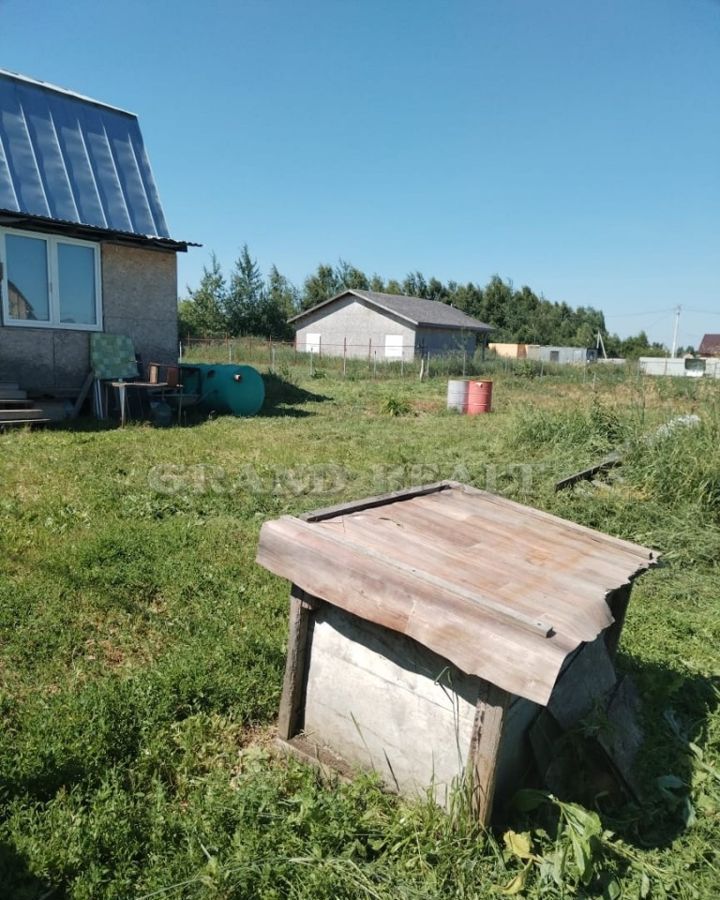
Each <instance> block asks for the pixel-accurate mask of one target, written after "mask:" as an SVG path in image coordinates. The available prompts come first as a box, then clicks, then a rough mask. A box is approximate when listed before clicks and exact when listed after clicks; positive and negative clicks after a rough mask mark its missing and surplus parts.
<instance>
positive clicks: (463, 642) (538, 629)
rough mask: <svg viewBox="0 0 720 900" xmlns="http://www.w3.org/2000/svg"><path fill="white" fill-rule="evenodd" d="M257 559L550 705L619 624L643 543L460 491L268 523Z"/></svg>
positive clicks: (447, 486)
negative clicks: (573, 668)
mask: <svg viewBox="0 0 720 900" xmlns="http://www.w3.org/2000/svg"><path fill="white" fill-rule="evenodd" d="M257 558H258V562H259V563H260V564H261V565H263V566H265V567H266V568H267V569H269V570H270V571H271V572H274V573H275V574H277V575H281V576H283V577H285V578H288V579H290V580H291V581H292V582H293V583H295V584H297V585H298V586H299V587H301V588H302V589H303V590H305V591H307V592H308V593H310V594H314V595H315V596H317V597H321V598H323V599H324V600H327V601H328V602H330V603H332V604H334V605H335V606H338V607H341V608H342V609H345V610H347V611H348V612H351V613H353V614H355V615H357V616H360V617H361V618H364V619H367V620H369V621H372V622H376V623H378V624H380V625H384V626H385V627H387V628H391V629H394V630H395V631H399V632H401V633H403V634H407V635H409V636H410V637H412V638H414V639H415V640H417V641H419V642H420V643H422V644H424V645H425V646H426V647H429V648H430V649H432V650H434V651H435V652H436V653H439V654H440V655H441V656H443V657H445V658H446V659H448V660H450V661H451V662H453V663H454V664H455V665H456V666H458V667H459V668H460V669H462V670H463V671H464V672H467V673H468V674H474V675H477V676H479V677H481V678H484V679H486V680H487V681H490V682H492V683H493V684H496V685H498V686H499V687H501V688H504V689H505V690H507V691H510V692H512V693H513V694H517V695H518V696H521V697H525V698H527V699H528V700H533V701H535V702H538V703H542V704H546V703H547V701H548V699H549V697H550V693H551V692H552V688H553V685H554V684H555V680H556V678H557V676H558V674H559V672H560V669H561V667H562V665H563V662H564V660H565V659H566V657H567V656H568V655H569V654H570V653H571V652H572V651H573V650H575V648H576V647H577V646H578V645H579V644H581V643H583V642H586V641H592V640H593V639H594V638H595V637H597V635H598V634H599V633H600V632H601V631H602V630H603V629H605V628H607V627H608V625H610V624H611V623H612V621H613V618H612V614H611V612H610V608H609V606H608V604H607V602H606V596H607V595H608V593H609V592H610V591H613V590H615V589H617V588H619V587H621V586H622V585H624V584H627V583H628V582H629V581H631V580H632V579H633V578H634V577H635V576H636V575H637V574H638V573H640V572H642V571H644V570H645V569H647V568H648V567H649V566H651V565H653V564H654V561H655V554H654V552H653V551H652V550H650V549H648V548H646V547H640V546H638V545H637V544H632V543H630V542H628V541H624V540H621V539H619V538H615V537H611V536H610V535H606V534H603V533H602V532H599V531H593V530H592V529H589V528H585V527H583V526H581V525H577V524H575V523H574V522H568V521H566V520H564V519H560V518H558V517H557V516H552V515H549V514H548V513H544V512H541V511H539V510H536V509H532V508H530V507H527V506H523V505H521V504H519V503H515V502H513V501H511V500H507V499H505V498H503V497H498V496H496V495H494V494H490V493H487V492H485V491H479V490H476V489H475V488H471V487H468V486H465V485H460V484H457V483H454V482H442V483H440V484H438V485H431V486H427V487H424V488H419V489H415V490H414V491H407V492H398V493H396V494H394V495H388V496H387V497H384V498H371V499H370V500H366V501H361V502H360V503H351V504H346V505H344V506H342V507H335V508H333V509H330V510H319V511H318V512H316V513H309V514H308V515H306V516H303V517H301V518H296V517H293V516H283V517H282V518H281V519H277V520H275V521H272V522H267V523H265V525H263V528H262V531H261V534H260V544H259V548H258V557H257Z"/></svg>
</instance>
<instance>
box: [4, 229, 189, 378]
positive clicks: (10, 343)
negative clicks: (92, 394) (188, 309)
mask: <svg viewBox="0 0 720 900" xmlns="http://www.w3.org/2000/svg"><path fill="white" fill-rule="evenodd" d="M101 270H102V310H103V330H104V331H106V332H108V333H109V334H126V335H128V336H129V337H131V338H132V340H133V342H134V344H135V350H136V352H137V353H139V354H140V355H141V356H142V358H143V361H144V362H146V363H147V362H174V361H175V360H177V341H178V333H177V263H176V258H175V254H174V253H166V252H162V251H157V250H145V249H143V248H140V247H128V246H124V245H120V244H110V243H106V244H102V245H101ZM89 370H90V332H87V331H73V330H72V329H68V328H57V329H56V328H24V327H22V326H17V325H8V326H0V381H11V382H18V383H19V384H20V386H21V387H22V388H23V389H25V390H29V391H33V392H43V391H47V392H52V391H53V390H54V389H58V388H79V387H80V385H81V384H82V382H83V380H84V379H85V376H86V375H87V373H88V371H89Z"/></svg>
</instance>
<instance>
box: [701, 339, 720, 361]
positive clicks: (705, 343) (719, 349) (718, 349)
mask: <svg viewBox="0 0 720 900" xmlns="http://www.w3.org/2000/svg"><path fill="white" fill-rule="evenodd" d="M698 353H699V354H700V356H720V334H706V335H705V336H704V337H703V339H702V341H700V349H699V350H698Z"/></svg>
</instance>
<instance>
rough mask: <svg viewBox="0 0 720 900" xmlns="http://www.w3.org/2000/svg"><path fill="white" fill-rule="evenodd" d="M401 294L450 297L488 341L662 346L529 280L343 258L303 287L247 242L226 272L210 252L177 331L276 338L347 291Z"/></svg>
mask: <svg viewBox="0 0 720 900" xmlns="http://www.w3.org/2000/svg"><path fill="white" fill-rule="evenodd" d="M353 288H355V289H357V290H370V291H379V292H381V293H387V294H406V295H408V296H412V297H423V298H425V299H428V300H437V301H439V302H441V303H448V304H450V305H451V306H454V307H456V308H457V309H460V310H462V311H463V312H465V313H467V314H468V315H469V316H472V317H473V318H476V319H479V320H480V321H481V322H486V323H487V324H489V325H492V327H493V329H494V330H493V332H492V340H494V341H505V342H509V343H515V342H520V343H528V344H556V345H561V346H576V347H594V346H595V344H596V342H597V338H598V334H599V335H600V336H601V337H602V339H603V342H604V344H605V348H606V351H607V353H608V355H609V356H627V357H636V356H641V355H653V354H661V353H664V352H665V348H664V347H663V345H662V344H658V343H651V342H650V341H649V340H648V337H647V335H646V334H645V332H644V331H640V333H639V334H637V335H634V336H632V337H629V338H625V339H621V338H619V337H618V336H617V335H616V334H610V333H609V332H608V330H607V328H606V327H605V317H604V315H603V313H602V311H601V310H598V309H594V308H593V307H592V306H577V307H572V306H570V305H569V304H567V303H558V302H555V301H552V300H547V299H546V298H545V297H543V296H542V295H540V296H538V295H537V294H536V293H535V292H534V291H533V290H531V289H530V288H529V287H527V286H523V287H521V288H519V289H518V288H515V287H514V285H513V283H512V282H511V281H509V280H503V279H502V278H500V277H499V276H498V275H493V277H492V278H491V279H490V281H489V282H488V283H487V284H486V285H485V286H484V287H482V286H480V285H479V284H475V283H474V282H472V281H468V282H467V283H460V282H457V281H452V280H451V281H448V282H442V281H440V280H439V279H437V278H427V279H426V278H425V276H424V275H423V274H422V273H421V272H411V273H410V274H409V275H407V276H406V277H405V278H404V279H403V280H402V281H398V280H396V279H394V278H391V279H389V280H387V281H386V280H385V279H383V278H381V277H380V276H379V275H371V276H368V275H366V274H365V273H364V272H362V271H361V270H360V269H357V268H356V267H355V266H353V265H351V264H350V263H348V262H345V261H343V260H340V262H339V263H338V264H337V265H329V264H327V263H321V264H320V265H319V266H318V267H317V269H316V270H315V271H314V272H312V273H311V274H310V275H308V276H307V277H306V278H305V279H304V281H303V283H302V286H301V287H297V286H296V285H294V284H293V283H292V282H291V281H289V279H287V278H286V277H285V276H284V275H282V274H281V273H280V271H279V270H278V268H277V267H276V266H274V265H273V266H272V267H271V269H270V271H269V273H268V274H267V276H263V273H262V272H261V270H260V267H259V266H258V263H257V260H255V259H253V257H252V256H251V254H250V251H249V249H248V246H247V244H245V245H244V246H243V248H242V250H241V251H240V255H239V256H238V258H237V260H236V261H235V263H234V265H233V268H232V270H231V272H230V275H229V277H226V276H225V274H224V273H223V271H222V267H221V265H220V263H219V262H218V259H217V257H216V256H215V255H214V254H213V255H212V257H211V262H210V265H209V266H205V267H203V275H202V277H201V279H200V283H199V284H198V286H197V288H194V289H193V288H190V287H188V296H187V297H186V298H185V299H183V300H181V301H180V304H179V323H180V335H181V337H186V336H187V337H208V338H209V337H224V336H226V335H229V336H232V337H239V336H244V335H256V336H258V337H263V338H270V339H273V340H278V341H286V340H292V338H293V336H294V329H293V327H292V325H289V324H288V321H287V320H288V318H289V317H290V316H293V315H295V314H297V313H298V312H301V311H302V310H303V309H309V308H310V307H311V306H315V305H316V304H317V303H322V302H323V300H327V299H328V298H330V297H333V296H334V295H335V294H339V293H340V292H342V291H343V290H348V289H353Z"/></svg>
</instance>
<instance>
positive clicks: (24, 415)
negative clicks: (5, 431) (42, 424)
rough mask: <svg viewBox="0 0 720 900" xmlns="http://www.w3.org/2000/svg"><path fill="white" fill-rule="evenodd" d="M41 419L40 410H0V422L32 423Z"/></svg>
mask: <svg viewBox="0 0 720 900" xmlns="http://www.w3.org/2000/svg"><path fill="white" fill-rule="evenodd" d="M41 418H42V410H41V409H0V422H14V421H16V420H22V421H26V422H27V421H34V420H35V419H41Z"/></svg>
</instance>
